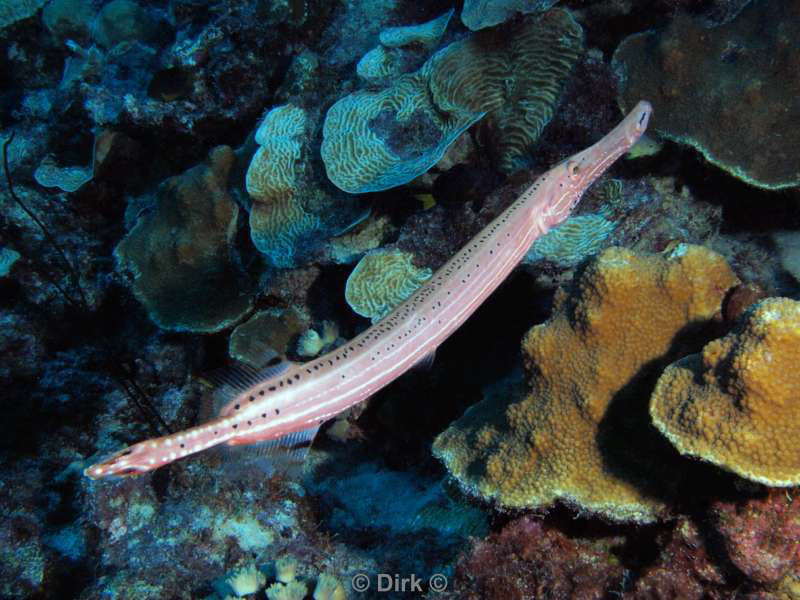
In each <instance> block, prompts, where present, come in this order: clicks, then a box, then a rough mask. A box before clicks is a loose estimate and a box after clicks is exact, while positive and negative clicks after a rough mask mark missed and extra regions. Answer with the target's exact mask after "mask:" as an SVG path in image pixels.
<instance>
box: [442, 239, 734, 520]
mask: <svg viewBox="0 0 800 600" xmlns="http://www.w3.org/2000/svg"><path fill="white" fill-rule="evenodd" d="M737 281H738V280H737V278H736V276H735V275H734V274H733V272H732V271H731V270H730V267H728V265H727V264H726V262H725V260H724V259H723V258H722V257H721V256H719V255H718V254H716V253H714V252H711V251H709V250H706V249H704V248H702V247H698V246H687V245H680V246H678V247H676V248H675V249H673V250H671V251H669V252H667V253H666V254H663V255H653V256H637V255H636V254H634V253H632V252H631V251H629V250H625V249H622V248H609V249H608V250H606V251H604V252H603V253H601V254H600V255H599V256H597V257H596V258H595V259H593V260H591V261H590V262H589V263H588V264H587V265H585V266H584V268H583V269H582V270H581V271H580V272H579V273H578V274H576V276H575V279H574V280H573V282H572V284H571V286H570V287H569V289H568V290H563V289H562V290H560V291H559V293H558V294H557V296H556V299H555V305H554V308H553V314H552V316H551V317H550V319H549V320H548V321H547V322H546V323H544V324H542V325H538V326H536V327H534V328H533V329H531V330H530V332H528V335H527V336H526V337H525V340H524V341H523V352H524V361H525V365H526V369H527V371H528V379H529V384H530V386H531V388H532V389H531V391H530V393H529V394H528V395H527V396H525V397H523V398H519V392H518V391H514V390H507V391H506V392H505V394H503V396H505V397H502V396H501V397H495V398H489V399H487V400H484V401H483V402H481V403H479V404H478V405H475V406H473V407H471V408H470V409H469V410H468V411H467V412H466V413H465V414H464V416H463V417H461V418H460V419H459V420H457V421H456V422H455V423H453V424H452V425H451V426H450V427H449V428H448V429H447V430H446V431H444V432H443V433H442V434H441V435H440V436H439V437H438V438H437V439H436V441H435V443H434V446H433V451H434V454H435V455H436V456H437V457H439V458H440V459H441V460H442V461H443V462H444V464H445V465H446V466H447V468H448V470H449V471H450V473H451V474H452V475H453V476H454V477H455V478H456V479H457V480H458V481H459V483H460V484H461V485H462V486H463V487H464V488H465V489H467V490H468V491H470V492H471V493H474V494H477V495H480V496H482V497H484V498H487V499H493V500H495V501H497V503H498V504H500V505H501V506H508V507H515V508H522V507H538V506H546V505H548V504H550V503H552V502H553V501H554V500H556V499H562V500H565V501H567V502H569V503H571V504H574V505H575V506H577V507H579V508H580V509H581V510H587V511H591V512H597V513H600V514H603V515H605V516H607V517H610V518H613V519H617V520H632V521H638V522H648V521H652V520H654V519H655V518H656V515H657V514H658V512H659V511H660V510H661V509H662V508H663V506H664V505H663V500H662V498H664V494H665V493H666V492H665V490H664V489H663V488H662V485H663V484H664V483H665V482H664V481H663V480H665V479H666V480H669V479H671V478H672V476H669V477H667V476H665V477H662V478H660V479H661V480H662V481H659V482H654V481H653V480H652V477H650V474H651V473H652V468H654V465H655V464H659V463H661V464H660V468H662V469H665V468H666V464H664V459H663V457H662V456H661V453H660V450H659V448H658V442H659V441H658V440H657V439H654V437H653V435H652V433H650V432H649V431H648V430H647V427H646V423H642V422H641V420H642V418H641V417H642V416H643V415H642V414H641V413H642V412H643V409H645V410H646V407H645V406H643V403H644V402H645V401H646V400H645V398H647V397H648V392H649V386H651V385H652V382H653V380H654V376H657V375H658V373H660V369H659V367H663V366H665V365H666V364H668V363H669V362H671V359H672V357H674V356H675V355H676V354H680V353H682V352H683V353H685V350H686V348H685V347H684V345H686V344H687V343H688V344H689V346H691V340H692V339H694V338H697V337H698V336H699V334H700V332H702V330H703V329H704V328H709V327H711V328H712V329H713V322H712V321H713V319H714V318H715V316H716V315H718V313H719V311H720V309H721V304H722V300H723V297H724V295H725V292H726V291H727V290H728V289H729V288H730V287H732V286H733V285H735V284H736V283H737ZM689 334H691V336H692V337H690V338H689V339H688V340H687V339H686V338H687V336H688V335H689ZM700 339H702V336H700ZM696 343H697V342H696V341H695V344H696ZM651 453H652V454H651ZM675 477H677V474H676V475H675ZM674 483H675V481H671V482H670V483H669V484H667V485H671V484H674ZM659 488H661V489H659Z"/></svg>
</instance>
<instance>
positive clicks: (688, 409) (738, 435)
mask: <svg viewBox="0 0 800 600" xmlns="http://www.w3.org/2000/svg"><path fill="white" fill-rule="evenodd" d="M798 348H800V302H798V301H796V300H790V299H788V298H767V299H765V300H762V301H760V302H759V303H757V304H756V305H754V307H753V308H751V310H750V311H748V312H747V313H745V316H744V318H743V321H741V322H740V324H739V326H738V327H737V329H736V330H735V331H733V332H732V333H730V334H728V335H727V336H725V337H723V338H721V339H718V340H714V341H712V342H710V343H709V344H707V345H706V346H705V348H703V351H702V353H700V354H692V355H690V356H687V357H685V358H683V359H681V360H679V361H678V362H676V363H675V364H673V365H670V366H669V367H668V368H667V369H666V370H665V371H664V374H663V375H662V376H661V378H660V379H659V380H658V384H657V385H656V388H655V390H654V392H653V396H652V399H651V404H650V414H651V416H652V419H653V423H654V424H655V426H656V427H657V428H658V429H659V431H661V432H662V433H663V434H664V435H665V436H666V437H667V438H668V439H669V440H670V441H671V442H672V443H673V444H674V445H675V447H676V448H677V449H678V450H679V451H680V452H681V453H683V454H690V455H692V456H698V457H700V458H702V459H704V460H707V461H710V462H712V463H714V464H716V465H719V466H721V467H724V468H725V469H728V470H730V471H733V472H734V473H736V474H738V475H741V476H742V477H746V478H748V479H752V480H754V481H759V482H761V483H765V484H767V485H772V486H789V485H797V484H798V483H800V403H799V402H798V399H800V371H798V369H797V363H798V356H800V354H798Z"/></svg>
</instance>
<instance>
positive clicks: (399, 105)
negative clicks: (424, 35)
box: [321, 10, 583, 193]
mask: <svg viewBox="0 0 800 600" xmlns="http://www.w3.org/2000/svg"><path fill="white" fill-rule="evenodd" d="M512 40H513V43H511V41H512ZM582 50H583V32H582V30H581V28H580V26H579V25H578V24H577V23H576V22H575V20H574V19H573V18H572V16H571V15H570V13H568V12H567V11H564V10H553V11H551V12H549V13H546V14H544V15H542V16H540V17H530V18H528V19H526V20H525V21H523V22H522V23H519V24H513V25H510V26H503V27H501V28H499V29H496V30H495V29H493V30H487V31H481V32H478V33H475V34H473V35H471V36H470V37H468V38H466V39H463V40H460V41H458V42H454V43H452V44H450V45H448V46H446V47H445V48H443V49H442V50H439V51H438V52H437V53H436V54H434V55H433V56H432V57H431V58H430V59H429V60H428V61H426V63H425V64H424V65H423V66H422V68H420V69H419V70H418V71H416V72H415V73H412V74H408V75H404V76H402V77H400V78H399V79H397V80H395V82H394V83H393V85H391V86H389V87H387V88H385V89H382V90H379V91H371V90H360V91H358V92H355V93H353V94H350V95H348V96H345V97H344V98H342V99H340V100H339V101H338V102H336V103H335V104H334V105H333V106H331V108H330V109H329V110H328V113H327V115H326V118H325V123H324V126H323V142H322V147H321V154H322V159H323V161H324V163H325V169H326V171H327V173H328V177H329V178H330V180H331V181H332V182H333V183H334V184H335V185H336V186H337V187H339V188H340V189H342V190H344V191H347V192H351V193H365V192H372V191H378V190H383V189H388V188H391V187H395V186H398V185H401V184H403V183H407V182H408V181H410V180H412V179H413V178H414V177H416V176H417V175H419V174H421V173H423V172H424V171H426V170H427V169H428V168H430V167H431V166H432V165H434V164H435V163H436V162H437V161H438V160H439V159H440V158H441V157H442V155H443V154H444V152H445V150H446V149H447V147H448V146H449V145H450V144H451V143H452V142H453V141H454V140H455V139H456V138H457V137H458V136H459V135H460V134H461V133H462V132H463V131H464V130H465V129H466V128H467V127H469V126H470V125H472V124H473V123H475V122H476V121H477V120H478V119H480V118H481V117H482V116H483V115H484V114H487V113H488V115H487V120H488V121H487V123H486V125H485V132H486V133H485V137H486V138H487V139H488V140H489V141H490V146H491V147H492V149H493V153H494V155H495V159H496V161H497V162H498V163H499V165H500V167H501V168H502V169H504V170H512V169H513V167H514V164H515V160H516V158H518V156H520V155H521V154H522V153H524V152H525V151H526V150H527V148H528V147H529V146H530V145H531V144H532V143H533V142H534V141H535V140H536V138H537V137H538V136H539V134H540V133H541V130H542V128H543V127H544V126H545V125H546V124H547V122H548V121H549V120H550V118H551V116H552V113H553V109H554V106H555V104H556V103H557V101H558V98H559V93H560V90H561V87H562V85H563V83H564V80H565V78H566V76H567V75H568V74H569V72H570V70H571V69H572V67H573V66H574V64H575V62H576V60H577V59H578V57H579V55H580V54H581V52H582Z"/></svg>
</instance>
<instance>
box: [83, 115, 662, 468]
mask: <svg viewBox="0 0 800 600" xmlns="http://www.w3.org/2000/svg"><path fill="white" fill-rule="evenodd" d="M651 113H652V107H651V106H650V104H649V103H648V102H645V101H641V102H639V103H638V104H637V105H636V106H635V107H634V109H633V110H632V111H631V112H630V113H629V114H628V115H627V116H626V117H625V118H624V119H623V120H622V121H621V122H620V123H619V125H617V126H616V127H615V128H614V129H613V130H611V131H610V132H609V133H608V134H607V135H605V136H604V137H603V138H602V139H601V140H600V141H598V142H597V143H595V144H594V145H592V146H590V147H589V148H587V149H585V150H583V151H582V152H579V153H578V154H576V155H574V156H572V157H571V158H569V159H567V160H565V161H563V162H561V163H559V164H558V165H556V166H555V167H553V168H552V169H550V170H549V171H547V172H546V173H545V174H543V175H542V176H541V177H539V178H538V179H537V180H536V181H535V182H534V183H533V185H531V186H530V187H529V188H528V189H526V190H525V192H523V193H522V195H521V196H520V197H519V198H518V199H517V200H516V201H515V202H514V203H513V204H511V205H510V206H509V207H508V208H507V209H505V210H504V211H503V212H502V213H501V214H500V215H499V216H498V217H497V218H495V219H494V220H493V221H492V222H491V223H489V224H488V225H487V226H486V227H485V228H484V229H483V230H482V231H481V232H480V233H478V235H476V236H475V237H474V238H472V240H470V241H469V243H467V245H466V246H464V247H463V248H462V249H461V250H460V251H459V252H458V253H457V254H456V255H455V256H454V257H453V258H451V259H450V260H449V261H448V262H447V263H446V264H445V265H444V266H443V267H442V268H440V269H439V270H438V271H437V272H436V273H435V274H434V275H433V277H431V278H430V279H429V280H427V281H426V282H425V283H424V284H423V285H422V286H421V287H420V288H419V289H418V290H417V291H416V292H415V293H414V294H413V295H411V296H410V297H409V298H408V299H407V300H405V301H404V302H403V303H402V304H400V305H399V306H397V307H396V308H395V309H394V310H393V311H392V312H391V313H390V314H389V315H387V316H386V317H385V318H384V319H383V320H381V321H379V322H378V323H376V324H375V325H373V326H372V327H370V328H369V329H367V330H366V331H364V332H363V333H362V334H361V335H359V336H357V337H356V338H354V339H352V340H350V342H348V343H347V344H345V345H343V346H341V347H339V348H337V349H336V350H334V351H332V352H329V353H328V354H325V355H324V356H321V357H319V358H316V359H314V360H312V361H310V362H307V363H304V364H294V363H292V364H290V366H289V367H288V368H286V369H282V370H281V372H280V373H279V374H276V375H273V376H271V377H268V378H265V379H264V380H263V381H260V380H254V381H251V382H249V384H248V385H246V386H243V387H244V389H243V391H240V392H239V393H238V394H236V396H235V397H234V398H233V400H232V401H231V402H230V403H229V404H228V405H227V406H226V407H225V408H224V409H223V410H222V411H221V413H220V415H219V417H217V418H215V419H213V420H211V421H209V422H207V423H205V424H203V425H199V426H197V427H192V428H190V429H187V430H185V431H181V432H178V433H175V434H172V435H168V436H164V437H160V438H155V439H150V440H146V441H143V442H139V443H137V444H134V445H133V446H130V447H128V448H126V449H125V450H123V451H121V452H118V453H116V454H114V455H113V456H111V457H110V458H108V459H106V460H103V461H102V462H99V463H97V464H95V465H92V466H91V467H89V468H87V469H86V470H85V471H84V473H85V474H86V475H87V476H89V477H91V478H93V479H97V478H100V477H105V476H108V475H133V474H138V473H142V472H146V471H151V470H153V469H157V468H158V467H161V466H163V465H165V464H167V463H170V462H172V461H174V460H177V459H179V458H183V457H184V456H188V455H190V454H194V453H196V452H200V451H202V450H205V449H207V448H211V447H212V446H217V445H219V444H229V445H236V444H250V443H255V442H259V441H266V440H277V439H279V438H282V439H284V440H286V439H287V438H286V437H284V436H288V440H289V445H291V442H292V436H294V438H295V439H294V441H296V442H298V443H300V442H303V441H309V442H310V439H309V438H310V437H313V432H315V431H316V428H317V427H318V426H319V425H320V424H321V423H323V422H325V421H327V420H328V419H330V418H331V417H333V416H335V415H337V414H339V413H341V412H342V411H344V410H346V409H348V408H349V407H351V406H353V405H354V404H357V403H358V402H361V401H362V400H364V399H366V398H367V397H369V396H370V395H372V394H374V393H375V392H376V391H378V390H379V389H381V388H382V387H384V386H385V385H387V384H388V383H390V382H391V381H393V380H394V379H396V378H397V377H399V376H400V375H402V374H403V373H405V372H406V371H408V370H409V369H410V368H411V367H412V366H413V365H414V364H416V363H417V362H419V361H420V360H422V359H423V358H424V357H425V356H427V355H429V354H430V353H432V352H433V351H435V350H436V348H437V347H438V346H439V345H440V344H441V343H442V342H443V341H444V340H445V339H447V337H448V336H449V335H450V334H452V333H453V332H454V331H455V330H456V329H458V327H459V326H461V324H462V323H463V322H464V321H466V320H467V318H469V316H470V315H471V314H472V313H473V312H474V311H475V309H477V308H478V306H480V305H481V303H482V302H483V301H484V300H485V299H486V298H487V297H488V296H489V294H491V293H492V292H493V291H494V290H495V289H496V288H497V286H498V285H500V283H502V281H503V280H504V279H505V278H506V276H507V275H508V274H509V273H510V272H511V270H512V269H513V268H514V267H515V266H516V265H517V263H518V262H519V261H520V260H521V259H522V257H523V256H524V255H525V253H526V252H527V251H528V249H529V248H530V246H531V244H532V243H533V242H534V241H535V240H536V239H537V238H539V237H541V236H542V235H544V234H545V233H547V232H548V231H549V230H550V229H552V228H553V227H555V226H556V225H558V224H560V223H561V222H563V221H564V220H565V219H566V218H567V217H568V216H569V214H570V213H571V211H572V209H573V208H574V207H575V205H576V204H577V203H578V201H579V200H580V198H581V196H582V195H583V192H584V191H585V190H586V189H587V188H588V187H589V185H591V183H592V182H593V181H594V180H595V179H597V177H599V176H600V175H601V174H602V173H603V172H604V171H605V170H606V169H607V168H608V167H609V166H610V165H611V164H612V163H613V162H614V161H615V160H617V159H618V158H619V157H620V156H621V155H622V154H624V153H625V152H627V151H628V150H629V149H630V147H631V146H632V145H633V144H634V143H635V142H636V141H637V140H638V139H639V137H640V136H641V135H642V133H643V132H644V131H645V129H646V128H647V123H648V120H649V118H650V115H651ZM304 432H310V433H309V434H308V435H306V434H305V433H304Z"/></svg>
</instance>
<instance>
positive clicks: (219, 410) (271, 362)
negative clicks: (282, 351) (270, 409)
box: [203, 352, 295, 417]
mask: <svg viewBox="0 0 800 600" xmlns="http://www.w3.org/2000/svg"><path fill="white" fill-rule="evenodd" d="M264 362H265V365H266V366H265V367H263V368H262V369H254V368H253V367H251V366H249V365H246V364H244V363H240V364H238V365H234V366H230V367H226V368H224V369H219V370H217V371H215V372H213V373H211V374H210V375H206V376H205V377H203V379H205V380H206V381H207V382H208V383H209V384H210V385H211V386H213V387H214V389H213V391H212V399H213V410H214V413H215V414H217V415H219V416H220V417H228V416H230V415H231V414H233V412H234V411H235V408H234V405H235V403H234V402H233V400H234V398H236V396H238V395H239V394H241V393H243V392H244V391H245V390H247V389H249V388H251V387H253V386H254V385H259V384H261V383H264V382H266V381H268V380H269V379H272V378H273V377H278V376H280V375H281V374H282V373H284V372H285V371H286V370H288V369H289V367H291V366H293V365H294V364H295V363H293V362H291V361H288V360H286V359H284V358H283V357H281V356H280V355H279V354H278V353H277V352H270V353H269V354H268V355H267V356H266V357H265V361H264Z"/></svg>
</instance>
